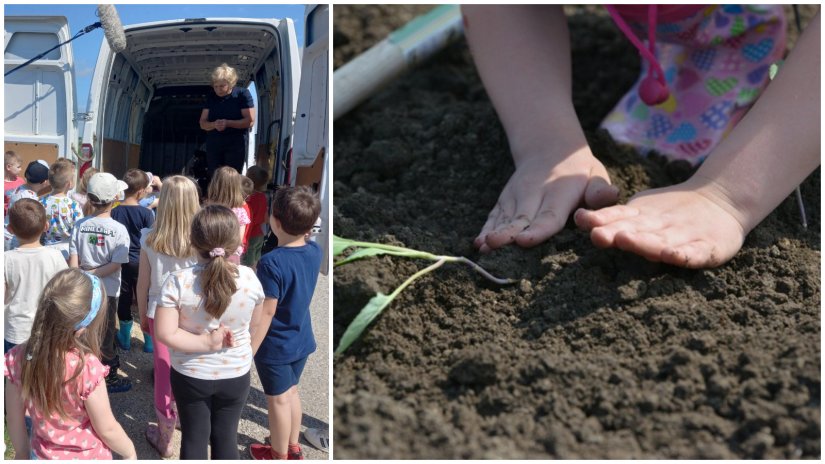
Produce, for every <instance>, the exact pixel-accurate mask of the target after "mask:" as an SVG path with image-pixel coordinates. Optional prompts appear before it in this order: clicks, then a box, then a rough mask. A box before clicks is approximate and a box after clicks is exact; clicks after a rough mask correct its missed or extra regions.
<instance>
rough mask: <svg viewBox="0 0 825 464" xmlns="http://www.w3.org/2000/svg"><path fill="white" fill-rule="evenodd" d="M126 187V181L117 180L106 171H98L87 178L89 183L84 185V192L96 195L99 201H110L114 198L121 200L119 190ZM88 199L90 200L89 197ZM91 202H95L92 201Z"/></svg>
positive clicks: (121, 190)
mask: <svg viewBox="0 0 825 464" xmlns="http://www.w3.org/2000/svg"><path fill="white" fill-rule="evenodd" d="M128 188H129V186H128V185H127V184H126V182H123V181H122V180H118V179H117V178H116V177H115V176H113V175H111V174H109V173H108V172H98V173H97V174H95V175H93V176H92V178H91V179H89V184H88V185H87V186H86V193H88V194H91V195H94V196H96V197H97V199H98V200H99V203H110V202H113V201H115V200H121V199H122V196H121V192H123V191H124V190H126V189H128ZM89 201H92V200H91V198H90V199H89ZM92 203H95V202H94V201H92Z"/></svg>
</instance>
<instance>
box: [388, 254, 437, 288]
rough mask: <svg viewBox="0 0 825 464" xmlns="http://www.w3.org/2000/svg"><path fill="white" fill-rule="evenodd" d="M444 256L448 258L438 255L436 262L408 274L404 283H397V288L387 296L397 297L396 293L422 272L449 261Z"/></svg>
mask: <svg viewBox="0 0 825 464" xmlns="http://www.w3.org/2000/svg"><path fill="white" fill-rule="evenodd" d="M445 258H448V257H446V256H440V257H439V260H438V261H436V262H435V263H433V264H430V265H429V266H427V267H425V268H424V269H422V270H420V271H418V272H416V273H415V274H413V275H412V276H410V278H409V279H407V280H405V281H404V283H402V284H401V285H399V286H398V288H396V289H395V290H393V292H392V293H390V294H389V295H387V296H388V297H389V298H390V299H393V298H395V297H397V296H398V294H399V293H401V290H404V289H405V288H407V287H408V286H409V285H410V284H411V283H413V281H414V280H415V279H417V278H419V277H421V276H423V275H424V274H426V273H428V272H431V271H434V270H436V269H438V268H440V267H441V266H442V265H443V264H444V263H446V262H447V261H449V260H448V259H445Z"/></svg>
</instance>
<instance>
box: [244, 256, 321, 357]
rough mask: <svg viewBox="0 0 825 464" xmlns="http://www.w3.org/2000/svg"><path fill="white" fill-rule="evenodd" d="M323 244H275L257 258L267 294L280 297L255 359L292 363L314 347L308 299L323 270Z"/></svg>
mask: <svg viewBox="0 0 825 464" xmlns="http://www.w3.org/2000/svg"><path fill="white" fill-rule="evenodd" d="M321 256H322V252H321V247H320V246H318V244H317V243H315V242H307V244H306V245H304V246H300V247H280V248H275V249H274V250H272V251H270V252H269V253H267V254H265V255H264V256H263V257H261V260H260V261H259V262H258V280H260V281H261V285H262V286H263V289H264V296H265V297H266V298H275V299H277V300H278V306H277V308H276V310H275V317H273V318H272V322H271V323H270V325H269V331H268V332H267V334H266V337H264V340H263V342H261V347H260V348H258V352H257V353H255V362H258V363H263V364H289V363H292V362H295V361H298V360H300V359H303V358H305V357H307V356H308V355H309V354H311V353H312V352H314V351H315V348H316V345H315V335H313V333H312V320H311V318H310V315H309V303H310V301H311V300H312V294H313V292H314V291H315V284H316V283H317V282H318V272H319V271H320V270H321Z"/></svg>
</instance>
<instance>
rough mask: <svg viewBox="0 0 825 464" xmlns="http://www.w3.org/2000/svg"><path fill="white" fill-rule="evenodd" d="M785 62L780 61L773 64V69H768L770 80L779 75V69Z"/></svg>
mask: <svg viewBox="0 0 825 464" xmlns="http://www.w3.org/2000/svg"><path fill="white" fill-rule="evenodd" d="M782 63H783V60H779V61H777V62H776V63H773V64H771V67H770V68H768V77H769V78H770V80H773V79H774V78H775V77H776V75H777V74H778V73H779V68H780V67H781V66H782Z"/></svg>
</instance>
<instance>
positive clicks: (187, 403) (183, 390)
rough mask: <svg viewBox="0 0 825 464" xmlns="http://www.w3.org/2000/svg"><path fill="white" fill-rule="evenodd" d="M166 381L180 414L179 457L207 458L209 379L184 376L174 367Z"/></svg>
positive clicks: (210, 382) (209, 424)
mask: <svg viewBox="0 0 825 464" xmlns="http://www.w3.org/2000/svg"><path fill="white" fill-rule="evenodd" d="M170 381H171V383H172V392H173V393H174V394H175V398H177V405H178V413H179V414H180V426H181V427H180V429H181V443H180V458H181V459H200V460H206V459H208V458H209V456H208V452H207V446H208V444H209V436H210V434H211V432H212V431H211V427H212V420H211V411H210V409H209V405H210V403H211V397H212V381H210V380H200V379H194V378H192V377H187V376H185V375H183V374H181V373H179V372H178V371H176V370H174V369H172V372H171V374H170Z"/></svg>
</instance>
